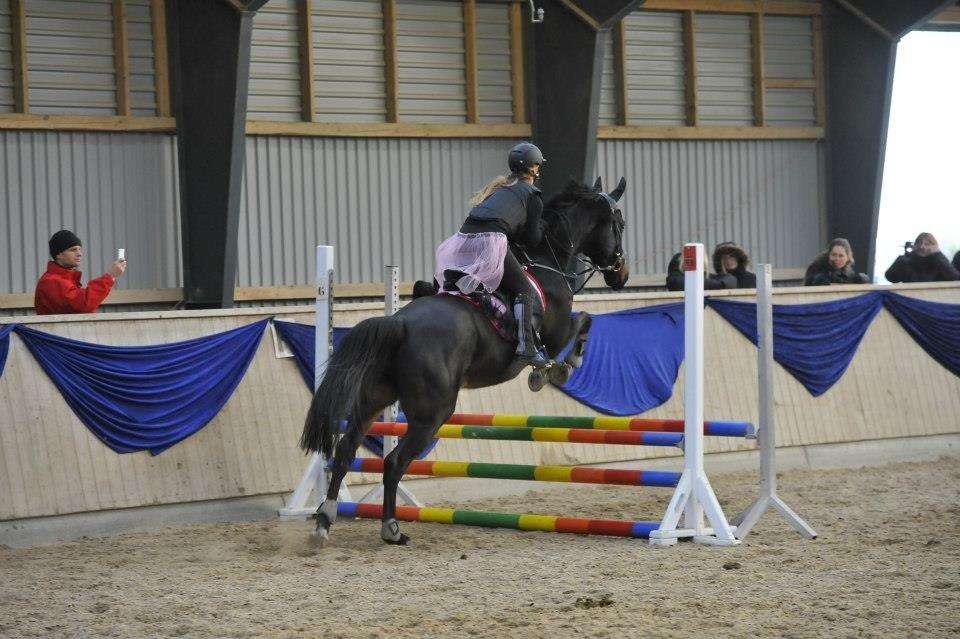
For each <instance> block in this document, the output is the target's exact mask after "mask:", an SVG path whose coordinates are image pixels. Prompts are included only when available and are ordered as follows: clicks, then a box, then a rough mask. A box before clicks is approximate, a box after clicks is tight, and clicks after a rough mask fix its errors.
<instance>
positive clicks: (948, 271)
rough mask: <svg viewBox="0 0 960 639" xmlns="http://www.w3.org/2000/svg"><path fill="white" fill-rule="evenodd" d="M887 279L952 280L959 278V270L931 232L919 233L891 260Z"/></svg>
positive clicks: (917, 280)
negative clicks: (900, 253) (951, 262)
mask: <svg viewBox="0 0 960 639" xmlns="http://www.w3.org/2000/svg"><path fill="white" fill-rule="evenodd" d="M884 277H886V278H887V280H889V281H891V282H894V283H897V282H953V281H956V280H960V271H957V269H956V268H954V266H953V265H952V264H950V262H949V261H948V260H947V256H946V255H944V254H943V253H941V252H940V245H939V244H938V243H937V238H935V237H934V236H933V234H932V233H921V234H920V235H918V236H917V239H916V240H914V242H913V243H912V244H911V243H910V242H907V243H906V244H905V245H904V254H903V255H901V256H900V257H898V258H897V259H896V260H894V261H893V264H891V265H890V268H888V269H887V272H886V273H884Z"/></svg>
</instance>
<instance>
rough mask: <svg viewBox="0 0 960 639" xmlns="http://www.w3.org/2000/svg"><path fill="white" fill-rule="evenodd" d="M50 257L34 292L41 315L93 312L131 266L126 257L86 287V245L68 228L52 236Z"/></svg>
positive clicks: (34, 300)
mask: <svg viewBox="0 0 960 639" xmlns="http://www.w3.org/2000/svg"><path fill="white" fill-rule="evenodd" d="M50 257H52V258H53V260H52V261H50V262H48V263H47V272H46V273H44V274H43V275H41V276H40V281H39V282H37V290H36V292H35V293H34V295H33V306H34V308H36V310H37V315H57V314H65V313H93V312H94V311H96V310H97V307H99V306H100V303H101V302H103V300H104V299H106V297H107V295H108V294H109V293H110V289H111V288H113V284H114V282H116V281H117V278H118V277H120V276H121V275H123V272H124V271H125V270H126V268H127V261H126V260H124V259H120V260H117V261H116V262H114V263H113V265H112V266H111V267H110V270H109V271H108V272H106V273H104V274H103V275H101V276H100V277H98V278H96V279H92V280H90V283H89V284H87V287H86V288H84V287H82V286H81V285H80V277H81V275H82V273H80V271H78V270H77V267H78V266H80V262H81V260H82V259H83V248H82V247H81V242H80V238H79V237H77V236H76V235H74V234H73V233H72V232H71V231H66V230H64V231H57V232H56V233H54V234H53V236H52V237H51V238H50Z"/></svg>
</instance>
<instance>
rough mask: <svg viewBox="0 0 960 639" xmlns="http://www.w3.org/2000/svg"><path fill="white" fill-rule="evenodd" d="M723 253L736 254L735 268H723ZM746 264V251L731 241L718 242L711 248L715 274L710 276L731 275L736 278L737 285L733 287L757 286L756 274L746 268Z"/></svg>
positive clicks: (748, 258) (747, 264)
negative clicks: (728, 269)
mask: <svg viewBox="0 0 960 639" xmlns="http://www.w3.org/2000/svg"><path fill="white" fill-rule="evenodd" d="M724 255H734V256H736V258H737V261H738V262H739V264H738V266H737V268H736V270H734V271H724V270H723V256H724ZM748 266H750V256H749V255H747V252H746V251H744V250H743V249H742V248H740V247H739V246H737V245H736V244H733V243H732V242H724V243H722V244H718V245H717V247H716V248H715V249H714V250H713V270H714V272H715V274H714V275H711V276H710V277H717V278H722V277H724V276H725V275H733V276H734V277H735V278H736V279H737V285H736V286H735V287H733V288H757V275H756V273H754V272H752V271H749V270H747V267H748ZM725 288H726V287H725Z"/></svg>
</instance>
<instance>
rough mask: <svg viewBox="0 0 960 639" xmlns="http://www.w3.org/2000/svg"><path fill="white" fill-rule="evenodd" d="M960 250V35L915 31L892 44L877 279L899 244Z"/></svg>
mask: <svg viewBox="0 0 960 639" xmlns="http://www.w3.org/2000/svg"><path fill="white" fill-rule="evenodd" d="M922 231H927V232H930V233H933V235H934V236H935V237H936V238H937V240H938V241H939V242H940V250H941V251H943V253H944V254H945V255H946V256H947V259H952V258H953V254H954V252H956V251H957V250H958V249H960V33H955V32H954V33H948V32H935V31H914V32H912V33H909V34H907V35H906V36H905V37H904V38H903V39H902V40H901V41H900V44H899V45H898V47H897V62H896V70H895V75H894V81H893V102H892V104H891V107H890V129H889V132H888V135H887V153H886V160H885V162H884V170H883V191H882V193H881V196H880V219H879V223H878V229H877V255H876V258H877V261H876V266H875V269H874V273H876V275H877V277H878V278H879V281H881V282H885V281H886V280H885V279H883V272H884V271H886V270H887V267H888V266H890V263H891V262H893V260H894V259H895V258H896V256H897V255H900V254H902V253H903V243H904V242H906V241H910V242H912V241H913V239H914V238H915V237H916V236H917V234H919V233H920V232H922Z"/></svg>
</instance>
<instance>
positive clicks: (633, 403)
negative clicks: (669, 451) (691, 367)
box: [561, 303, 683, 415]
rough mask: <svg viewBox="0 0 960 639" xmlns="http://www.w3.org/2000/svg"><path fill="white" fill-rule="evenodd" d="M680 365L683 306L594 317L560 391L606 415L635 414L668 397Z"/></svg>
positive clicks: (620, 312)
mask: <svg viewBox="0 0 960 639" xmlns="http://www.w3.org/2000/svg"><path fill="white" fill-rule="evenodd" d="M682 361H683V303H676V304H660V305H657V306H649V307H647V308H638V309H630V310H626V311H619V312H616V313H604V314H599V315H594V316H593V323H592V324H591V325H590V333H589V335H588V337H587V347H586V356H585V357H584V359H583V366H581V367H580V368H578V369H576V370H575V371H574V372H573V375H572V376H571V377H570V379H569V380H568V381H567V383H566V384H564V385H563V387H562V388H561V390H563V392H565V393H566V394H567V395H569V396H570V397H573V398H574V399H576V400H577V401H579V402H582V403H584V404H586V405H587V406H590V407H591V408H594V409H595V410H598V411H600V412H602V413H607V414H610V415H635V414H637V413H642V412H645V411H647V410H649V409H651V408H654V407H655V406H659V405H660V404H662V403H664V402H665V401H667V400H668V399H670V396H671V395H672V394H673V386H674V384H675V383H676V381H677V372H678V371H679V369H680V363H681V362H682Z"/></svg>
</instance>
